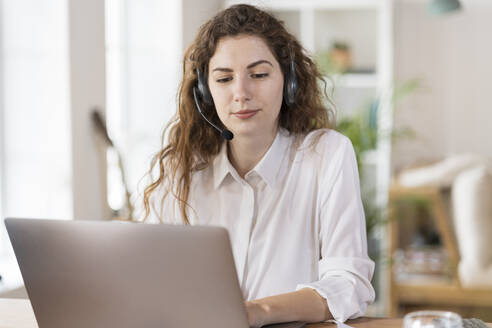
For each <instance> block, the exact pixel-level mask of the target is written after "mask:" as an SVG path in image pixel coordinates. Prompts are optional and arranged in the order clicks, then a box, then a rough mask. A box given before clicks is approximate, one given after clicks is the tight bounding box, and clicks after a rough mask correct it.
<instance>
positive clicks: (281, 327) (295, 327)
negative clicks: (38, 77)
mask: <svg viewBox="0 0 492 328" xmlns="http://www.w3.org/2000/svg"><path fill="white" fill-rule="evenodd" d="M305 326H306V323H305V322H284V323H274V324H271V325H266V326H263V328H302V327H305ZM470 328H471V327H470ZM473 328H475V327H473ZM477 328H481V327H477Z"/></svg>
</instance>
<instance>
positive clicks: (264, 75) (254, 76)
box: [251, 73, 268, 79]
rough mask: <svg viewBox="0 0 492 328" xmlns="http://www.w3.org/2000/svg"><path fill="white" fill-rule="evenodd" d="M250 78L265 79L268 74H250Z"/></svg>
mask: <svg viewBox="0 0 492 328" xmlns="http://www.w3.org/2000/svg"><path fill="white" fill-rule="evenodd" d="M251 76H252V77H253V78H255V79H261V78H264V77H267V76H268V73H258V74H251Z"/></svg>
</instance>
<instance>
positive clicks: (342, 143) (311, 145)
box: [299, 129, 353, 157]
mask: <svg viewBox="0 0 492 328" xmlns="http://www.w3.org/2000/svg"><path fill="white" fill-rule="evenodd" d="M299 146H300V147H299V149H305V150H311V151H312V152H313V153H316V154H320V155H323V156H330V157H331V156H332V155H334V154H336V153H340V152H342V153H344V152H345V151H346V149H347V148H353V147H352V142H351V141H350V139H349V138H347V137H346V136H344V135H343V134H341V133H340V132H338V131H335V130H333V129H317V130H314V131H311V132H309V133H308V134H307V135H306V136H305V137H304V138H303V139H302V141H301V143H300V145H299Z"/></svg>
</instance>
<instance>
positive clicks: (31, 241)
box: [5, 219, 304, 328]
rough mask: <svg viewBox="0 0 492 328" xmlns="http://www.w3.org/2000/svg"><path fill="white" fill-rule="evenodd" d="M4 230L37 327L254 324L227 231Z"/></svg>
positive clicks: (25, 222) (100, 225)
mask: <svg viewBox="0 0 492 328" xmlns="http://www.w3.org/2000/svg"><path fill="white" fill-rule="evenodd" d="M5 225H6V227H7V231H8V233H9V236H10V240H11V242H12V246H13V248H14V252H15V255H16V257H17V261H18V263H19V267H20V269H21V272H22V276H23V278H24V283H25V285H26V289H27V293H28V295H29V298H30V301H31V304H32V307H33V309H34V314H35V316H36V320H37V322H38V325H39V327H40V328H67V327H73V328H79V327H81V328H82V327H84V328H87V327H92V328H97V327H105V328H106V327H118V328H125V327H132V328H134V327H146V328H153V327H159V328H162V327H172V328H178V327H201V328H212V327H213V328H222V327H223V328H231V327H234V328H236V327H237V328H242V327H244V328H246V327H249V325H248V321H247V314H246V310H245V307H244V302H243V298H242V294H241V290H240V288H239V284H238V281H237V275H236V270H235V266H234V260H233V255H232V251H231V246H230V242H229V236H228V233H227V231H226V230H225V229H224V228H220V227H200V226H193V227H190V226H176V225H164V224H161V225H153V224H152V225H151V224H128V223H117V222H101V221H58V220H37V219H5ZM270 326H271V327H303V326H304V324H302V323H286V324H279V325H270Z"/></svg>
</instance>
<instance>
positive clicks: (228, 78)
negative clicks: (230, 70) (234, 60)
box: [217, 77, 232, 83]
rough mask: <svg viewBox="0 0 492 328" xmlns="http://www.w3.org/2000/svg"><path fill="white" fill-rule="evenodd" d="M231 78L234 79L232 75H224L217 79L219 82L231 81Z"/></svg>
mask: <svg viewBox="0 0 492 328" xmlns="http://www.w3.org/2000/svg"><path fill="white" fill-rule="evenodd" d="M230 80H232V77H224V78H221V79H217V82H218V83H225V82H229V81H230Z"/></svg>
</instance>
